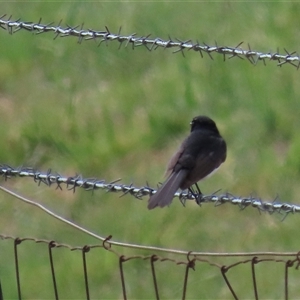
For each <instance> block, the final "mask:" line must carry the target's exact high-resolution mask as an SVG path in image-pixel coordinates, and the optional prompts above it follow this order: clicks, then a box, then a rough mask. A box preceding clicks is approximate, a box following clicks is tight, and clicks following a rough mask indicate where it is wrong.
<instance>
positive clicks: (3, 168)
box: [0, 164, 300, 220]
mask: <svg viewBox="0 0 300 300" xmlns="http://www.w3.org/2000/svg"><path fill="white" fill-rule="evenodd" d="M1 175H2V176H3V177H4V178H5V180H7V179H9V178H12V177H29V178H32V179H33V180H34V182H36V183H38V185H40V184H41V183H44V184H46V185H47V186H51V185H53V184H55V185H56V188H59V189H62V185H66V188H67V189H68V190H71V191H73V192H75V190H76V188H83V189H85V190H86V191H89V190H92V191H94V190H97V189H103V190H106V191H107V192H116V193H121V195H120V197H121V196H124V195H127V194H129V195H131V196H133V197H135V198H137V199H139V200H141V199H142V198H143V197H144V196H151V195H152V194H153V193H154V192H155V189H153V188H151V187H149V185H148V184H147V185H146V186H142V187H135V186H133V184H132V183H131V184H129V185H126V184H122V183H119V181H120V179H118V180H115V181H112V182H106V181H105V180H97V179H95V178H92V179H89V178H86V179H85V178H83V177H82V176H81V175H76V176H71V177H66V176H63V175H60V174H58V173H52V172H51V169H49V170H48V171H47V172H45V173H43V172H40V171H38V170H35V169H33V168H26V167H19V168H13V167H11V166H8V165H5V164H2V165H1V164H0V176H1ZM174 197H177V198H179V200H180V201H181V202H182V203H185V201H186V200H196V202H197V203H198V204H199V205H201V204H203V203H213V204H214V205H215V206H219V205H221V204H225V203H230V204H233V205H236V206H238V207H239V208H240V209H241V210H244V209H246V208H247V207H252V208H256V209H258V211H259V212H261V211H262V212H267V213H269V214H273V213H274V212H277V213H279V214H282V215H283V219H282V220H284V219H285V218H286V217H287V215H288V214H291V213H292V214H294V213H299V212H300V206H299V205H296V204H289V203H281V202H280V201H279V200H278V197H276V198H275V200H274V201H263V200H261V199H260V198H256V197H253V196H249V197H238V196H234V195H232V194H230V193H225V194H221V195H216V193H213V194H211V195H202V194H199V193H198V192H195V193H189V192H186V191H182V192H177V193H176V194H175V195H174Z"/></svg>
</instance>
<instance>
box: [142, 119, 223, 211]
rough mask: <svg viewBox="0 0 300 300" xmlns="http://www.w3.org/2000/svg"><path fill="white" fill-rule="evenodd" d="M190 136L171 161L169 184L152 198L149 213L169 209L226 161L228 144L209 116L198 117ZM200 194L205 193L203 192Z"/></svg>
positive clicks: (168, 170)
mask: <svg viewBox="0 0 300 300" xmlns="http://www.w3.org/2000/svg"><path fill="white" fill-rule="evenodd" d="M190 125H191V132H190V135H189V136H188V137H187V138H186V139H185V140H184V141H183V143H182V144H181V146H180V147H179V149H178V151H177V152H176V153H175V154H174V155H173V157H172V158H171V160H170V162H169V164H168V167H167V174H169V176H168V178H167V180H166V181H165V182H164V183H163V185H162V186H161V187H160V188H159V189H158V190H157V192H156V193H155V194H154V195H152V196H151V197H150V199H149V202H148V209H153V208H155V207H157V206H160V207H164V206H167V205H169V204H170V203H171V202H172V200H173V197H174V194H175V193H176V191H177V190H178V189H179V188H180V189H181V190H185V189H190V187H191V186H192V185H193V184H195V183H197V182H198V181H200V180H201V179H204V178H205V177H206V176H208V175H209V174H211V173H212V172H213V171H215V170H216V169H217V168H219V166H220V165H221V164H222V163H223V162H224V161H225V159H226V149H227V147H226V142H225V141H224V139H223V138H222V136H221V135H220V133H219V130H218V128H217V126H216V123H215V122H214V121H213V120H212V119H210V118H209V117H206V116H198V117H195V118H194V119H193V120H192V121H191V123H190ZM199 192H200V193H201V191H200V189H199Z"/></svg>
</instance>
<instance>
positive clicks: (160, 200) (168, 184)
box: [148, 169, 187, 209]
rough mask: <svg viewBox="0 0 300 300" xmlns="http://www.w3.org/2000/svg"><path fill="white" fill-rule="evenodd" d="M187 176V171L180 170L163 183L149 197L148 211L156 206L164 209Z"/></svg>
mask: <svg viewBox="0 0 300 300" xmlns="http://www.w3.org/2000/svg"><path fill="white" fill-rule="evenodd" d="M186 175H187V170H184V169H181V170H180V171H179V172H177V173H172V174H171V175H170V176H169V178H168V179H167V180H166V181H165V183H164V184H163V185H162V186H161V187H160V188H159V189H158V190H157V192H156V193H155V194H154V195H153V196H151V197H150V199H149V203H148V209H153V208H155V207H157V206H160V207H164V206H166V205H169V204H170V203H171V202H172V200H173V197H174V194H175V192H176V191H177V190H178V189H179V187H180V185H181V183H182V182H183V180H184V179H185V177H186Z"/></svg>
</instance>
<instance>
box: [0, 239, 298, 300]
mask: <svg viewBox="0 0 300 300" xmlns="http://www.w3.org/2000/svg"><path fill="white" fill-rule="evenodd" d="M109 238H110V237H108V239H107V240H105V241H103V243H102V244H93V245H84V246H71V245H69V244H65V243H59V242H56V241H53V240H46V239H38V238H33V237H23V238H21V237H14V236H11V235H5V234H0V239H1V240H3V241H4V240H11V241H13V243H14V247H13V257H14V262H15V273H16V276H15V278H16V281H17V290H18V295H19V299H21V292H22V288H21V287H22V284H21V278H20V273H21V266H22V262H21V257H20V256H19V254H18V248H19V247H20V246H21V244H24V243H25V242H26V243H29V242H34V243H36V244H45V245H47V248H45V251H47V252H48V258H49V268H50V270H51V271H50V272H51V276H52V283H53V289H54V294H55V299H59V297H58V295H59V293H58V287H57V284H56V277H57V273H58V270H57V268H56V266H57V264H55V259H54V254H53V252H54V249H58V248H66V249H69V250H70V251H80V252H82V266H83V268H82V272H83V278H84V288H85V291H86V296H87V299H89V298H90V297H89V295H90V286H89V280H88V278H89V276H88V274H89V268H88V253H89V252H90V251H92V250H93V249H94V250H98V251H107V252H110V253H112V254H114V255H115V256H117V258H118V260H119V274H120V280H121V287H122V293H123V298H124V299H127V291H126V280H125V278H126V276H125V270H124V268H123V265H124V264H125V263H126V262H128V261H131V260H140V261H144V262H145V263H147V262H150V264H151V269H150V273H151V276H152V280H153V288H154V290H155V295H156V299H159V298H160V297H159V295H160V294H161V293H160V290H159V288H158V284H157V276H156V274H157V273H158V272H159V271H158V270H157V268H156V265H157V263H164V262H170V263H173V264H174V265H176V266H184V267H185V268H184V269H182V272H184V276H183V284H182V299H185V298H186V292H187V287H188V279H189V277H190V273H189V270H190V269H193V270H195V268H196V265H197V264H199V265H200V264H208V265H209V266H211V267H214V268H217V269H218V270H219V271H220V274H221V276H222V278H223V279H224V281H225V284H226V285H227V288H228V290H229V291H230V292H231V294H232V296H233V297H234V299H238V296H237V292H236V291H235V290H234V288H233V284H232V283H234V282H231V281H230V279H229V277H228V276H227V272H229V271H231V270H233V269H234V268H236V267H237V266H239V265H240V264H250V265H251V268H250V269H249V270H251V271H250V272H251V277H252V284H253V292H254V295H255V298H256V299H258V289H257V285H258V280H257V279H256V276H255V275H256V272H257V270H256V265H258V264H263V263H265V262H270V261H271V262H274V263H281V264H284V265H285V271H284V274H283V276H284V292H285V299H288V292H289V276H288V275H289V270H291V269H292V268H294V269H295V270H298V269H299V265H300V252H294V253H290V254H289V255H287V254H286V255H285V256H289V257H287V258H280V259H278V258H276V257H275V256H273V257H267V258H260V257H259V256H253V257H252V258H250V259H249V258H243V259H239V260H236V261H234V262H233V263H230V264H225V263H223V264H222V263H221V264H220V263H219V264H217V263H215V262H213V261H210V260H209V259H207V258H203V257H201V255H195V254H192V252H187V255H186V258H185V259H178V258H174V257H173V258H170V257H168V256H158V255H156V254H150V255H148V254H146V255H144V254H138V255H137V254H135V255H129V254H127V255H126V256H125V255H123V254H121V253H119V252H117V251H116V250H115V249H113V248H112V245H111V244H110V243H109ZM58 254H59V252H57V251H56V253H55V257H57V255H58ZM100 254H101V253H100ZM102 254H103V253H102ZM241 256H242V255H241ZM241 256H239V257H240V258H241ZM100 257H101V256H100ZM236 259H237V257H236ZM128 272H129V271H128ZM69 276H71V275H69Z"/></svg>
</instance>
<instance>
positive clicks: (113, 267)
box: [0, 1, 300, 299]
mask: <svg viewBox="0 0 300 300" xmlns="http://www.w3.org/2000/svg"><path fill="white" fill-rule="evenodd" d="M1 7H2V13H7V14H8V15H10V14H12V15H13V18H15V19H18V18H21V19H22V20H24V21H36V22H37V21H38V20H39V18H40V17H42V23H50V22H54V23H55V24H58V23H59V21H60V20H63V21H62V26H64V25H66V24H68V25H70V26H75V25H79V24H82V23H84V28H92V29H95V30H104V26H108V28H109V30H110V31H111V32H114V33H117V32H118V30H119V27H120V26H122V32H123V33H124V34H131V33H134V32H136V33H137V35H140V36H145V35H147V34H150V33H151V35H152V37H160V38H164V39H168V36H169V35H170V36H171V37H172V38H178V39H180V40H188V39H192V40H193V41H196V40H199V42H200V43H202V42H205V43H207V44H209V45H214V44H215V41H217V43H218V45H226V46H236V45H237V44H239V43H240V42H241V41H244V44H243V47H245V48H246V47H247V46H246V45H247V43H249V44H250V45H251V48H252V49H253V50H257V51H263V52H269V51H273V52H276V51H277V47H279V52H280V53H282V54H284V53H285V52H284V50H283V49H284V48H286V49H287V50H288V51H290V52H292V51H294V50H299V49H298V48H299V45H298V42H296V41H297V40H298V39H299V26H298V25H299V13H300V6H299V4H298V3H292V2H291V3H231V2H227V1H226V2H218V3H195V2H194V3H192V2H191V3H181V2H176V3H170V2H162V3H159V2H153V3H151V2H143V3H135V2H131V3H126V2H120V3H116V2H111V3H109V2H99V3H92V2H84V1H83V2H74V3H72V2H62V3H55V2H54V3H43V2H38V3H20V2H18V3H2V4H1ZM0 35H1V50H0V53H1V55H0V118H1V121H2V126H1V127H0V138H1V140H2V143H1V144H2V147H1V151H0V161H1V162H2V163H6V164H10V165H12V166H19V165H24V166H31V167H35V168H37V169H39V170H41V171H46V170H47V169H48V168H51V169H52V170H53V171H54V172H59V173H60V174H63V175H65V176H73V175H75V174H76V173H80V174H82V175H83V176H84V177H85V178H87V177H96V178H99V179H105V180H106V181H112V180H115V179H117V178H122V182H123V183H125V184H130V183H131V182H133V183H134V185H135V186H143V185H145V184H146V182H148V183H149V184H150V185H151V186H153V187H155V186H156V185H157V183H158V182H159V181H162V180H163V178H164V177H163V174H164V170H165V165H166V164H167V162H168V160H169V157H170V156H171V155H172V153H173V151H175V149H176V148H177V147H178V144H179V143H180V142H181V141H182V139H183V138H184V137H185V136H186V135H187V134H188V131H189V122H190V120H191V119H192V118H193V117H194V116H196V115H199V114H203V115H208V116H210V117H211V118H213V119H214V120H215V121H216V123H217V125H218V127H219V129H220V131H221V133H222V135H223V136H224V138H225V139H226V141H227V145H228V157H227V160H226V162H225V164H224V165H222V167H221V168H220V170H219V171H218V173H216V174H215V175H214V176H213V177H211V178H209V179H207V180H206V181H204V182H203V183H201V189H202V190H203V192H204V193H207V194H210V193H212V192H214V191H216V190H218V189H222V192H230V193H232V194H234V195H241V196H248V195H250V194H252V195H256V196H257V197H260V198H262V199H264V200H271V201H272V200H273V199H274V198H275V197H276V196H278V197H279V199H280V201H282V202H287V203H294V204H297V203H299V197H298V196H299V194H300V185H299V180H300V155H299V152H300V136H299V127H300V118H299V112H300V102H299V98H300V85H299V74H300V73H299V71H298V72H297V70H296V69H295V68H293V67H292V66H288V65H284V66H283V67H281V68H279V67H276V63H275V62H269V61H267V62H266V66H264V64H263V63H262V62H259V63H258V65H257V66H253V65H251V64H250V63H249V62H247V61H246V60H240V59H238V58H234V59H231V60H227V61H225V62H223V57H222V56H221V55H217V54H214V55H213V57H214V60H211V59H210V58H209V57H208V56H207V55H205V54H204V58H203V59H202V58H201V56H200V55H199V54H198V53H195V52H186V53H185V57H183V56H182V55H181V54H180V53H178V54H172V51H171V50H168V49H166V50H162V49H157V50H155V51H152V52H149V51H147V49H146V48H144V47H139V48H135V49H134V50H132V49H131V47H127V48H125V47H124V46H122V47H121V49H118V48H119V44H118V43H117V42H111V43H108V44H107V46H106V45H105V44H104V43H103V44H102V45H101V47H97V43H94V42H93V41H86V42H83V43H82V44H78V43H77V40H76V39H75V38H72V37H66V38H60V37H59V38H57V39H56V40H53V37H54V35H53V34H52V33H45V34H41V35H34V34H31V33H30V32H27V31H24V30H21V31H19V32H18V33H16V34H13V35H9V34H8V33H7V32H5V31H4V30H1V31H0ZM6 185H7V186H8V187H10V188H11V189H13V190H14V191H17V192H18V193H20V194H22V195H25V196H27V197H29V198H30V199H33V200H36V201H38V202H40V203H43V204H45V205H46V206H47V207H49V208H50V209H52V210H53V211H55V212H57V213H58V214H60V215H63V216H65V217H67V218H68V219H71V220H73V221H75V222H76V223H77V224H81V225H82V226H84V227H87V228H89V229H90V230H92V231H94V232H96V233H98V234H100V235H102V236H108V235H110V234H111V235H112V236H113V239H114V240H117V241H123V242H128V243H137V244H144V245H152V246H161V247H165V248H175V249H182V250H187V251H189V250H193V251H212V252H244V251H298V250H299V246H300V245H299V240H298V239H299V232H298V230H299V229H298V223H299V221H298V220H297V217H298V215H290V216H288V218H287V219H285V221H284V222H281V219H282V216H280V215H277V214H274V215H267V214H264V213H261V214H260V213H258V211H256V210H254V209H251V208H249V209H246V210H244V211H240V210H239V209H238V207H234V206H232V205H222V206H218V207H214V206H213V205H212V204H204V205H202V207H198V206H197V205H196V204H194V203H192V202H191V203H187V206H186V207H185V208H184V207H182V205H181V204H180V202H179V201H178V200H176V201H174V203H173V204H172V205H171V206H170V207H169V208H166V209H156V210H154V211H148V210H147V207H146V206H147V198H146V197H145V198H144V199H143V201H137V200H136V199H134V198H133V197H130V196H125V197H122V198H119V197H118V196H119V195H118V194H109V193H105V192H104V191H97V192H95V193H94V195H92V193H89V192H85V191H79V190H78V192H76V193H75V194H73V193H72V192H70V191H67V190H64V191H59V190H55V189H54V188H48V187H45V186H40V187H38V186H37V185H36V184H34V183H33V182H32V181H29V180H28V179H18V180H15V179H12V180H10V181H8V182H7V184H6ZM0 204H1V221H0V224H1V230H0V233H3V234H11V235H14V236H20V237H23V236H33V237H37V238H45V239H49V240H56V241H58V242H63V243H69V244H72V245H85V244H95V243H98V241H96V240H94V239H92V238H91V237H88V236H86V235H84V234H82V233H79V232H77V231H74V230H73V229H71V228H69V227H68V226H66V225H64V224H61V223H59V222H58V221H56V220H54V219H53V218H50V217H49V216H46V215H45V214H44V213H42V212H40V211H38V210H36V209H34V208H33V207H28V205H25V204H23V203H20V202H19V201H18V200H16V199H14V198H11V197H8V196H7V195H4V194H1V195H0ZM26 245H27V244H26ZM0 246H1V258H0V266H1V268H0V276H1V283H2V289H3V294H4V298H5V299H13V298H16V297H17V291H16V284H15V273H14V269H13V268H14V265H13V256H12V251H11V249H12V244H11V243H10V242H8V241H5V242H1V245H0ZM20 249H21V250H22V253H21V254H20V255H22V260H21V261H22V272H23V273H21V275H22V276H23V277H22V278H24V279H23V286H24V288H23V290H22V291H23V293H22V296H23V298H24V299H38V298H40V299H41V298H44V299H46V298H48V299H49V298H52V297H53V291H52V285H51V281H50V273H49V267H48V260H47V259H48V258H47V256H46V253H47V251H45V248H43V246H42V245H41V246H36V245H32V247H31V246H30V245H27V246H25V244H24V246H20ZM60 251H61V252H60V253H61V254H60V255H57V256H56V261H59V265H58V270H59V271H58V276H59V278H58V279H57V280H58V282H59V291H60V298H61V299H75V298H76V299H81V298H84V289H83V278H82V271H81V270H82V263H81V260H80V259H81V254H80V253H78V252H77V253H75V252H72V253H71V254H70V252H69V251H67V250H63V249H61V250H60ZM118 252H120V253H123V252H124V254H126V255H134V254H136V252H135V251H134V250H128V249H127V250H126V249H122V248H118ZM100 253H101V257H99V252H97V251H96V250H93V251H91V254H89V255H91V256H89V259H90V265H89V271H90V277H89V280H90V286H91V288H90V290H91V298H93V299H97V298H103V299H116V298H122V293H121V284H120V280H119V273H118V272H119V271H118V259H117V258H116V256H114V255H113V254H111V253H106V252H104V253H103V251H102V252H100ZM96 254H98V255H96ZM139 254H140V253H139ZM142 254H153V253H151V252H149V253H145V252H143V253H142ZM177 259H182V260H184V257H177ZM8 262H10V263H8ZM218 262H219V263H220V264H222V263H225V264H226V263H227V261H226V260H225V259H223V260H222V259H221V260H219V261H218ZM125 267H126V270H127V273H126V280H127V281H126V283H127V290H128V296H129V298H135V299H147V298H153V297H154V296H155V295H154V291H153V285H152V282H151V280H152V279H151V276H150V264H146V263H145V262H144V261H140V260H136V261H132V262H128V264H126V265H125ZM258 268H259V273H258V277H259V292H260V293H259V295H260V297H261V298H268V299H279V298H282V297H283V272H284V265H280V266H278V264H275V263H273V264H272V263H269V264H267V265H259V266H258ZM157 272H158V278H159V287H160V288H161V297H162V298H165V299H167V298H168V299H174V298H180V297H181V294H182V284H183V276H184V268H183V267H179V266H176V265H174V264H171V263H161V264H158V270H157ZM230 274H231V280H232V281H233V282H234V283H235V286H234V288H235V290H236V291H237V294H238V295H239V296H240V297H243V298H253V297H254V295H253V287H252V283H251V277H250V275H251V273H250V265H244V266H240V267H238V268H237V269H234V271H233V272H232V273H230ZM191 275H192V276H191V277H190V278H189V280H190V281H189V286H188V294H187V297H188V298H189V299H196V298H198V299H199V298H201V299H231V296H230V293H229V291H228V288H227V287H226V286H225V284H224V281H223V280H222V278H221V277H220V274H219V272H218V269H216V268H213V267H210V266H209V265H206V264H203V265H202V264H201V265H200V264H199V265H197V266H196V271H195V272H193V274H191ZM297 276H299V275H298V273H296V272H294V273H293V276H292V277H291V278H290V287H291V294H290V296H291V297H294V298H295V297H297V295H298V297H299V292H300V290H299V285H298V284H296V282H297V281H296V280H297ZM41 278H43V279H41Z"/></svg>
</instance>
